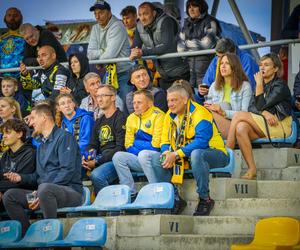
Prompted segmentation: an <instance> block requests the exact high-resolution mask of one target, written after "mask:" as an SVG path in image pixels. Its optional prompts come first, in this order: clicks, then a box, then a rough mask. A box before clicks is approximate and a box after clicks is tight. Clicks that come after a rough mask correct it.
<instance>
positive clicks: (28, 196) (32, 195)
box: [26, 193, 36, 204]
mask: <svg viewBox="0 0 300 250" xmlns="http://www.w3.org/2000/svg"><path fill="white" fill-rule="evenodd" d="M26 199H27V202H28V204H30V203H33V202H34V201H35V199H36V194H35V193H29V194H26Z"/></svg>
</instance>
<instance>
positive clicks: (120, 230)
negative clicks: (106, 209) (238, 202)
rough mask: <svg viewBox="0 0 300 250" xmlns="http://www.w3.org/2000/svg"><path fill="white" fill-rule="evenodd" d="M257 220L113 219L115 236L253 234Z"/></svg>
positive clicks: (157, 217) (233, 217)
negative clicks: (115, 227)
mask: <svg viewBox="0 0 300 250" xmlns="http://www.w3.org/2000/svg"><path fill="white" fill-rule="evenodd" d="M257 220H258V218H257V217H236V216H203V217H195V216H187V215H140V216H119V217H117V236H118V237H127V236H128V237H131V236H159V235H163V234H201V235H203V234H207V235H209V234H215V235H225V234H227V235H232V234H245V235H246V234H253V233H254V227H255V224H256V222H257Z"/></svg>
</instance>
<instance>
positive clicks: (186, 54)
mask: <svg viewBox="0 0 300 250" xmlns="http://www.w3.org/2000/svg"><path fill="white" fill-rule="evenodd" d="M295 43H300V39H284V40H275V41H270V42H260V43H254V44H245V45H240V46H238V47H239V49H241V50H244V49H254V48H264V47H271V46H277V45H283V44H295ZM214 53H215V50H214V49H206V50H197V51H188V52H175V53H168V54H164V55H161V56H155V55H153V56H143V57H142V59H144V60H147V59H152V60H158V59H168V58H174V57H189V56H199V55H207V54H214ZM129 61H130V60H129V58H128V57H122V58H111V59H103V60H90V61H89V64H107V63H118V62H129ZM62 64H63V65H64V66H68V63H62ZM27 69H28V70H35V69H41V67H40V66H38V67H27ZM17 71H20V69H19V68H9V69H0V73H4V72H17Z"/></svg>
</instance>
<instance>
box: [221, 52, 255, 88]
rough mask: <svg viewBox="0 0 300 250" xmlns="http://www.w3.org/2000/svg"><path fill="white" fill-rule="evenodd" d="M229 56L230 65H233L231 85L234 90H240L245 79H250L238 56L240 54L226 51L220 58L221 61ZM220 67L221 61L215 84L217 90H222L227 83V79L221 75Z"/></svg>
mask: <svg viewBox="0 0 300 250" xmlns="http://www.w3.org/2000/svg"><path fill="white" fill-rule="evenodd" d="M225 56H226V57H227V59H228V62H229V65H230V67H231V83H230V84H231V87H232V89H233V90H234V91H238V90H240V88H241V86H242V84H243V81H249V80H248V77H247V76H246V74H245V72H244V70H243V68H242V65H241V62H240V59H239V58H238V56H237V55H236V54H233V53H225V54H224V55H223V56H221V58H219V60H220V62H221V60H222V59H223V58H224V57H225ZM220 67H221V63H220V64H219V67H218V69H217V70H218V76H217V79H216V84H215V89H216V90H222V89H223V87H224V84H225V79H224V77H223V76H222V75H221V72H220Z"/></svg>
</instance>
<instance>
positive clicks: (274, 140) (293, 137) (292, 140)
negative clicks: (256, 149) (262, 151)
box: [251, 121, 297, 145]
mask: <svg viewBox="0 0 300 250" xmlns="http://www.w3.org/2000/svg"><path fill="white" fill-rule="evenodd" d="M271 141H272V143H275V144H279V145H280V144H291V145H292V144H294V143H295V142H296V141H297V124H296V122H295V121H293V122H292V133H291V135H290V136H289V137H287V138H285V139H284V138H271ZM251 143H252V144H268V143H270V140H269V138H259V139H256V140H253V141H252V142H251Z"/></svg>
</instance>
